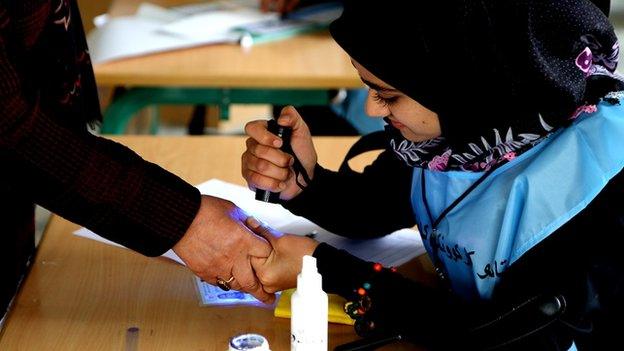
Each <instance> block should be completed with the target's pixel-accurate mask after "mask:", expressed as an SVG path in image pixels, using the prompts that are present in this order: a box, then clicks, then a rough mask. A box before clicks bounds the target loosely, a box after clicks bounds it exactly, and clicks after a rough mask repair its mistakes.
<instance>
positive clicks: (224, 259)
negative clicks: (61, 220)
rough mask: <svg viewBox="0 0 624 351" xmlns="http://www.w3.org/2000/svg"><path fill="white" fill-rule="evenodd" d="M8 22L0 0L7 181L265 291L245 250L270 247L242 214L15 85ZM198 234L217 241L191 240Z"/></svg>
mask: <svg viewBox="0 0 624 351" xmlns="http://www.w3.org/2000/svg"><path fill="white" fill-rule="evenodd" d="M10 25H11V18H10V16H9V14H8V12H7V11H6V10H5V9H4V8H2V6H0V26H4V27H3V28H0V159H2V161H3V163H4V165H5V167H4V168H3V173H4V175H5V178H6V179H10V185H11V186H12V187H15V188H16V189H18V191H20V192H22V193H24V196H27V197H29V198H32V199H33V200H34V201H35V202H36V203H38V204H40V205H42V206H44V207H46V208H48V209H50V210H52V211H54V212H55V213H57V214H59V215H61V216H63V217H65V218H67V219H69V220H71V221H74V222H76V223H79V224H81V225H84V226H86V227H88V228H90V229H92V230H94V231H95V232H97V233H98V234H101V235H103V236H105V237H107V238H109V239H111V240H113V241H115V242H118V243H120V244H122V245H124V246H126V247H128V248H131V249H133V250H136V251H138V252H141V253H143V254H145V255H148V256H156V255H160V254H162V253H163V252H165V251H166V250H168V249H170V248H172V247H173V246H174V245H176V243H182V244H185V243H186V244H188V243H189V242H191V243H195V244H191V245H179V246H178V247H176V249H177V250H176V252H177V253H178V255H179V256H180V257H181V258H182V259H183V260H184V261H185V262H186V263H187V264H188V265H189V268H191V269H192V270H193V271H194V272H196V273H198V274H200V275H201V277H202V278H204V279H205V280H207V281H208V282H215V280H216V278H217V277H220V278H222V279H228V278H230V277H231V276H232V275H234V276H235V278H236V280H237V281H236V283H233V284H232V285H233V287H234V288H238V287H240V288H243V289H245V288H247V289H248V290H246V291H248V292H252V293H254V294H255V295H256V297H258V298H260V299H261V300H265V301H269V300H271V299H272V297H271V296H269V295H268V294H266V293H264V292H263V291H262V289H261V287H260V286H259V285H258V284H257V279H255V277H254V276H253V274H252V271H251V268H250V265H249V258H248V256H249V255H250V254H256V255H259V256H262V255H264V254H266V255H268V253H269V252H270V246H269V245H268V244H267V243H266V242H265V241H263V240H261V239H259V238H257V237H255V236H253V235H251V232H250V231H249V230H248V229H247V228H246V227H245V226H244V224H243V222H242V220H241V216H242V215H239V216H234V215H227V214H229V213H231V212H235V211H236V210H235V206H233V205H232V204H231V203H229V202H225V201H217V200H220V199H214V198H210V199H207V198H204V199H203V200H202V197H201V196H200V194H199V192H198V190H197V189H196V188H194V187H193V186H191V185H190V184H188V183H186V182H184V181H183V180H182V179H180V178H179V177H177V176H175V175H173V174H171V173H169V172H167V171H166V170H164V169H162V168H161V167H159V166H157V165H155V164H152V163H149V162H146V161H144V160H143V159H142V158H141V157H139V156H138V155H137V154H136V153H134V152H132V151H131V150H129V149H128V148H126V147H124V146H123V145H121V144H118V143H115V142H113V141H110V140H107V139H104V138H100V137H96V136H94V135H92V134H90V133H88V132H86V131H76V130H72V129H69V128H67V127H66V126H64V125H61V124H60V123H58V121H57V120H56V119H53V118H51V116H49V115H48V114H47V113H46V111H43V110H42V108H41V106H40V104H39V100H38V92H37V91H36V90H29V88H27V87H25V86H23V85H22V77H20V74H19V72H18V71H17V70H16V68H15V67H16V66H15V62H14V61H13V60H14V59H15V57H19V56H17V55H16V54H13V56H12V53H11V51H10V49H9V48H12V47H15V46H16V45H10V44H11V42H10V41H11V40H12V38H11V37H10V35H9V34H10V33H11V31H10V30H8V29H7V27H8V26H10ZM80 30H81V29H80ZM13 44H15V43H13ZM30 89H34V88H30ZM209 216H214V217H210V218H207V217H209ZM198 237H199V238H201V241H202V242H204V243H205V242H208V243H210V244H212V247H213V248H217V249H218V250H216V251H210V250H208V247H207V245H199V244H198V241H197V238H198ZM183 238H184V239H187V240H181V239H183ZM191 239H195V240H191Z"/></svg>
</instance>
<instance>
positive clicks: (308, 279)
mask: <svg viewBox="0 0 624 351" xmlns="http://www.w3.org/2000/svg"><path fill="white" fill-rule="evenodd" d="M327 303H328V300H327V294H326V293H325V292H324V291H323V281H322V278H321V275H320V274H319V273H318V271H317V269H316V258H314V257H312V256H303V265H302V267H301V273H299V275H298V276H297V290H296V291H295V292H294V293H293V294H292V297H291V299H290V306H291V314H292V317H291V320H290V350H291V351H321V350H322V351H326V350H327V307H328V306H327Z"/></svg>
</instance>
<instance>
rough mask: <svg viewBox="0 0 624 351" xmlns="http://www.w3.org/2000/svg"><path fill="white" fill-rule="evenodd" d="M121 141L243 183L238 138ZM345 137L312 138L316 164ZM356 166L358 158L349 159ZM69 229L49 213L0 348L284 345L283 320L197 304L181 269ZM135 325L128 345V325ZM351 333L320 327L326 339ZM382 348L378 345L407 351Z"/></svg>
mask: <svg viewBox="0 0 624 351" xmlns="http://www.w3.org/2000/svg"><path fill="white" fill-rule="evenodd" d="M115 140H118V141H119V142H121V143H123V144H126V145H128V146H129V147H131V148H132V149H134V150H136V151H137V152H138V153H139V154H141V155H142V156H143V157H145V158H146V159H148V160H150V161H153V162H156V163H158V164H160V165H161V166H163V167H165V168H166V169H169V170H171V171H173V172H174V173H176V174H178V175H179V176H181V177H182V178H184V179H185V180H187V181H189V182H190V183H192V184H199V183H201V182H203V181H205V180H208V179H210V178H219V179H223V180H225V181H229V182H232V183H237V184H241V185H242V184H244V181H243V179H242V177H241V175H240V154H241V153H242V151H243V148H244V138H243V137H150V136H125V137H117V138H115ZM353 141H354V139H353V138H319V139H315V144H316V146H317V149H318V153H319V162H320V163H321V164H323V165H326V166H328V167H329V168H333V169H337V167H338V165H339V163H340V161H341V159H342V155H344V154H345V153H346V151H347V149H348V147H349V146H350V145H351V144H352V142H353ZM355 161H359V162H355V164H356V167H358V164H359V166H360V167H361V165H362V163H363V162H366V161H367V160H366V157H364V159H359V160H355ZM76 229H78V226H77V225H75V224H72V223H70V222H68V221H66V220H64V219H62V218H60V217H57V216H54V217H53V218H52V219H51V221H50V223H49V225H48V227H47V229H46V232H45V234H44V237H43V240H42V242H41V244H40V247H39V251H38V253H37V256H36V259H35V261H34V263H33V264H32V270H31V271H30V273H29V275H28V277H27V279H26V280H25V282H24V285H23V286H22V288H21V290H20V292H19V294H18V296H17V299H16V304H15V306H14V308H13V310H12V311H11V313H10V315H9V316H8V319H7V322H6V325H5V327H4V330H3V334H2V337H1V339H0V350H129V351H132V350H136V349H139V350H149V351H152V350H206V351H211V350H214V351H224V350H226V348H227V347H226V345H227V340H228V338H229V337H231V336H232V335H235V334H239V333H242V332H257V333H260V334H262V335H265V336H266V337H267V338H268V339H269V342H270V344H271V347H272V350H273V351H282V350H288V349H289V342H290V341H289V335H290V320H288V319H281V318H275V317H273V311H272V310H270V309H266V308H258V307H230V308H227V307H201V306H200V305H199V300H198V295H197V293H196V291H195V286H194V282H193V276H192V273H191V272H190V271H188V270H187V269H186V268H185V267H182V266H180V265H178V264H175V263H172V262H170V261H167V260H164V259H160V258H158V259H150V258H147V257H144V256H141V255H139V254H137V253H135V252H133V251H130V250H126V249H122V248H117V247H112V246H109V245H106V244H102V243H99V242H95V241H92V240H89V239H85V238H81V237H76V236H74V235H72V232H73V231H74V230H76ZM130 328H138V348H137V347H136V345H135V341H133V339H132V338H128V337H127V335H128V334H129V332H128V330H129V329H130ZM355 339H357V336H356V335H355V333H354V331H353V328H352V327H350V326H345V325H336V324H330V338H329V341H330V345H332V346H335V345H338V344H341V343H344V342H348V341H352V340H355ZM413 349H414V348H412V347H410V346H408V345H392V347H387V348H385V350H413Z"/></svg>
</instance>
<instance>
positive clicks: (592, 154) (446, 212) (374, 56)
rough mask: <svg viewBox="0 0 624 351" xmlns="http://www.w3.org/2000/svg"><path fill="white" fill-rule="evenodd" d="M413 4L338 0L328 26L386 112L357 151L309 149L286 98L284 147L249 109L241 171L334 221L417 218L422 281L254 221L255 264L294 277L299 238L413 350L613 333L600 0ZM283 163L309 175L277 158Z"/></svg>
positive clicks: (613, 77)
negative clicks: (378, 147) (348, 161)
mask: <svg viewBox="0 0 624 351" xmlns="http://www.w3.org/2000/svg"><path fill="white" fill-rule="evenodd" d="M425 3H426V4H422V2H418V5H414V4H412V2H406V1H398V0H397V1H392V0H391V1H390V2H387V1H386V2H384V3H383V6H379V3H378V2H375V1H366V0H358V1H347V2H346V4H345V10H344V13H343V14H342V16H341V17H340V18H339V19H338V20H336V21H335V22H334V23H333V24H332V26H331V33H332V35H333V37H334V39H335V40H336V41H337V42H338V44H339V45H340V46H342V48H343V49H344V50H345V51H346V52H347V53H348V54H349V55H350V57H351V59H352V62H353V65H354V66H355V68H356V70H357V71H358V73H359V74H360V76H361V78H362V80H363V81H364V82H365V83H366V84H367V85H368V86H369V88H370V92H369V99H368V101H367V110H368V113H369V114H370V115H373V116H377V115H383V116H385V119H386V121H387V122H388V125H387V126H386V131H385V137H386V140H387V143H386V150H385V151H384V152H383V153H382V154H381V155H380V156H379V157H378V158H377V160H376V161H375V162H374V163H373V164H372V165H370V166H369V167H367V168H366V169H365V170H364V172H363V173H356V172H353V171H350V170H349V169H348V167H346V166H343V167H342V168H341V171H340V172H332V171H329V170H326V169H324V168H322V167H321V166H319V165H318V164H317V163H316V153H315V151H314V146H313V144H312V141H311V138H310V137H309V132H308V130H307V127H306V126H305V124H304V123H303V122H302V120H301V118H300V116H299V115H298V114H297V112H296V110H294V109H293V108H292V107H291V108H286V109H285V110H284V111H283V112H282V115H281V116H280V118H279V120H278V123H279V124H281V125H284V126H290V127H292V128H293V136H292V148H293V150H294V152H295V155H296V158H295V159H291V156H290V155H288V154H285V153H283V152H281V151H280V150H279V149H277V148H276V147H279V146H280V144H281V141H280V140H279V138H277V137H275V136H274V135H272V134H270V133H269V132H268V131H267V129H266V122H263V121H256V122H252V123H250V124H249V125H248V126H247V128H246V129H247V132H248V134H249V135H250V137H251V138H250V139H249V140H248V142H247V145H248V149H247V151H246V152H245V154H244V155H243V175H244V177H245V178H246V179H247V181H248V183H249V184H250V186H251V187H254V188H260V189H270V190H272V191H281V195H280V196H281V199H282V200H283V204H284V206H285V207H286V208H288V209H290V210H291V211H293V212H294V213H296V214H299V215H302V216H305V217H307V218H309V219H311V220H313V221H314V222H316V223H318V224H319V225H321V226H322V227H324V228H326V229H328V230H330V231H332V232H334V233H337V234H341V235H345V236H350V237H355V238H367V237H375V236H380V235H383V234H385V233H389V232H392V231H394V230H397V229H400V228H405V227H411V226H414V225H417V226H418V229H419V231H420V233H421V236H422V238H423V242H424V244H425V247H426V249H427V252H428V255H429V257H430V258H431V261H432V262H433V264H434V266H435V268H436V272H437V273H438V276H439V283H440V284H439V287H438V288H430V287H426V286H424V285H422V284H419V283H417V282H413V281H410V280H407V279H405V278H403V277H402V276H400V275H399V274H398V273H396V272H394V271H393V270H392V269H387V268H382V267H381V266H380V265H377V264H373V263H370V262H364V261H362V260H359V259H357V258H355V257H353V256H351V255H349V254H348V253H346V252H344V251H340V250H337V249H335V248H332V247H330V246H329V245H326V244H318V243H316V242H315V241H313V240H311V239H309V238H305V237H297V236H293V235H278V234H276V233H271V231H270V230H268V229H267V230H265V232H266V236H267V238H268V239H269V240H270V241H271V243H272V245H273V249H274V251H273V253H272V254H271V256H270V257H269V258H268V259H255V260H254V262H253V263H254V269H255V270H256V273H257V274H258V276H259V278H260V281H261V282H262V283H263V286H264V287H265V289H269V292H272V291H276V290H281V289H285V288H291V287H294V285H295V276H296V274H297V273H298V272H299V269H300V267H301V256H303V255H314V256H315V257H316V258H317V261H318V268H319V272H320V273H321V274H322V275H323V285H324V289H325V290H326V291H328V292H332V293H338V294H340V295H342V296H344V297H345V298H347V299H348V300H349V301H350V303H348V304H347V306H346V309H347V311H348V312H349V313H350V314H351V315H352V316H353V317H354V318H355V319H356V330H357V331H358V333H360V334H361V335H372V336H379V337H385V336H390V337H391V338H392V337H395V338H396V337H397V336H398V335H400V336H401V337H402V338H406V339H408V340H410V341H412V342H415V343H418V344H422V345H425V346H426V347H428V348H430V349H460V348H461V349H517V350H529V349H531V350H575V349H578V350H605V349H612V346H610V345H617V344H619V341H620V335H619V334H620V330H621V326H622V325H623V324H622V323H621V316H622V313H623V312H624V291H623V290H622V282H623V281H624V280H623V278H624V258H622V255H621V254H620V253H619V251H620V249H621V248H622V247H623V246H622V245H623V244H624V235H623V234H624V206H623V203H624V201H623V200H622V199H623V198H624V178H623V177H624V176H623V175H622V172H621V170H622V168H623V166H624V107H622V106H620V102H619V100H620V98H621V97H622V95H623V94H622V90H624V84H623V83H622V78H621V77H620V76H618V75H617V74H616V73H615V68H616V64H617V57H618V43H617V38H616V37H615V35H614V32H613V28H612V26H611V25H610V24H609V22H608V19H607V17H606V14H607V12H608V11H607V10H608V4H604V2H600V3H592V2H591V1H588V0H522V1H494V0H492V1H468V0H464V1H462V0H454V1H445V2H442V3H441V4H440V3H439V2H425ZM605 5H606V6H605ZM601 9H602V10H601ZM365 144H366V142H364V143H363V144H362V143H358V146H357V147H356V148H360V146H362V145H364V146H366V145H365ZM360 149H366V147H362V148H360ZM356 151H357V150H356ZM351 154H352V153H350V155H351ZM298 162H300V164H301V165H302V167H303V169H304V170H305V172H306V173H307V176H308V178H309V179H310V181H309V182H306V181H305V180H304V179H305V178H304V177H302V176H301V175H300V174H299V173H296V174H295V173H294V172H293V171H291V170H290V168H289V166H290V165H292V164H295V165H297V164H298ZM297 168H299V167H295V169H297ZM299 169H300V168H299ZM295 178H296V179H295ZM297 180H298V182H297ZM298 183H301V184H302V185H304V186H303V187H300V186H299V185H298ZM607 345H609V346H607Z"/></svg>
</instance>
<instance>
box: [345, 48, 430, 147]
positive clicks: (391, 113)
mask: <svg viewBox="0 0 624 351" xmlns="http://www.w3.org/2000/svg"><path fill="white" fill-rule="evenodd" d="M351 62H352V63H353V66H354V67H355V69H356V70H357V71H358V73H359V74H360V78H361V79H362V81H363V82H364V84H366V85H367V86H368V98H367V99H366V113H367V114H368V115H369V116H371V117H377V118H380V117H387V118H388V119H389V120H390V123H392V125H393V126H394V127H395V128H397V129H398V130H400V131H401V134H402V135H403V136H404V137H405V138H406V139H408V140H411V141H423V140H428V139H433V138H435V137H438V136H440V134H441V130H440V121H439V120H438V115H437V114H436V113H435V112H433V111H431V110H429V109H427V108H426V107H424V106H423V105H421V104H419V103H418V102H416V100H414V99H412V98H410V97H408V96H407V95H405V94H403V93H401V92H400V91H398V90H396V89H395V88H393V87H391V86H390V85H388V84H386V83H384V82H383V81H382V80H381V79H379V78H377V77H375V75H373V74H372V73H371V72H369V71H368V70H367V69H366V68H364V67H363V66H362V65H360V64H359V63H357V62H356V61H355V60H353V59H352V60H351Z"/></svg>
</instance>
